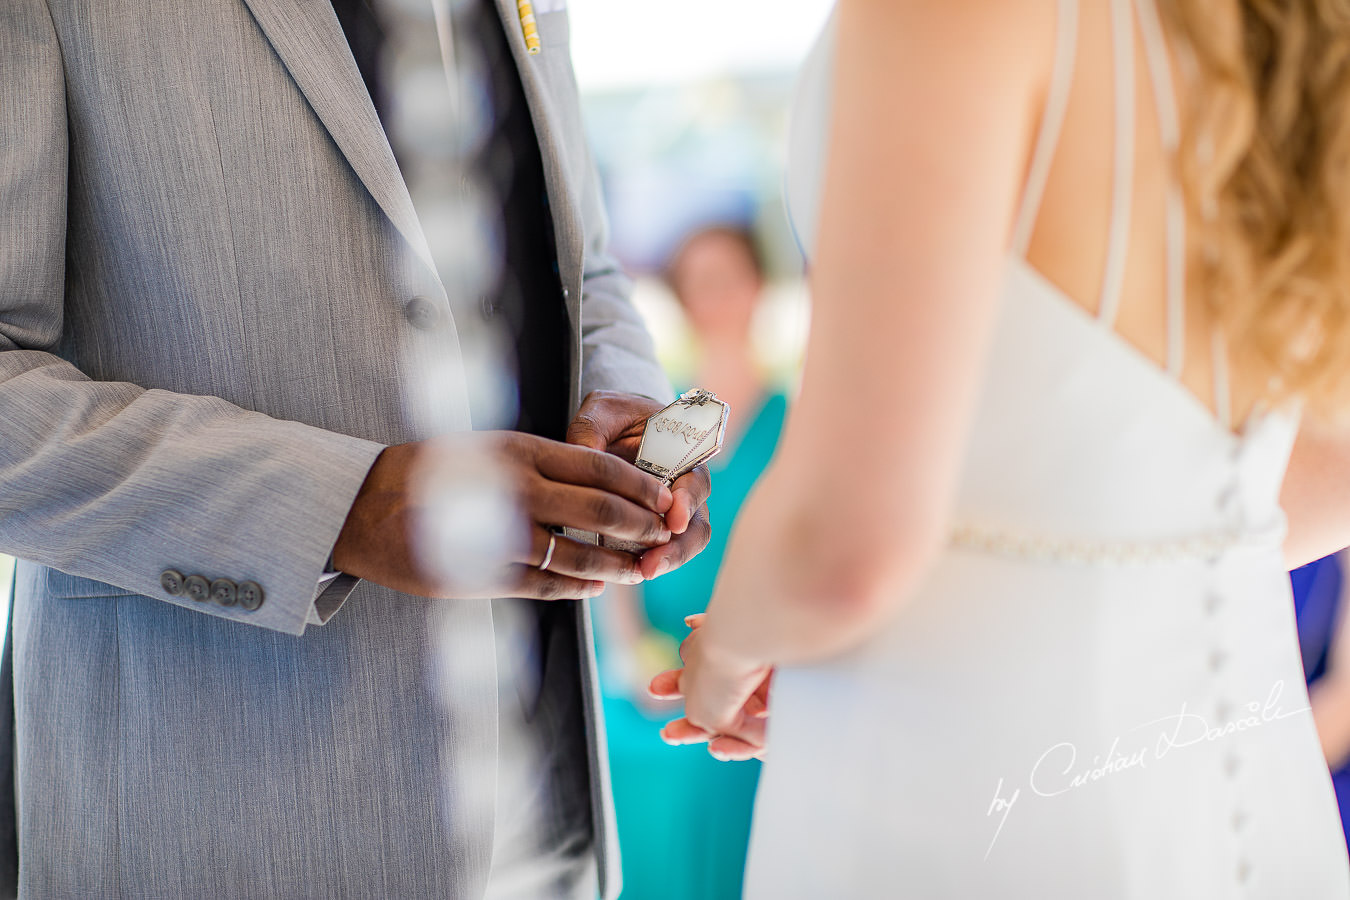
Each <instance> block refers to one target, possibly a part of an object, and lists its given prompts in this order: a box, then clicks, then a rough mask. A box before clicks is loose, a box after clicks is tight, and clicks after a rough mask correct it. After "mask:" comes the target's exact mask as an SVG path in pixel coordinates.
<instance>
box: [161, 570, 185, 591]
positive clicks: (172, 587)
mask: <svg viewBox="0 0 1350 900" xmlns="http://www.w3.org/2000/svg"><path fill="white" fill-rule="evenodd" d="M159 586H160V587H162V588H164V590H165V591H166V592H168V593H169V594H170V595H172V596H174V597H181V596H182V595H183V573H182V572H180V571H178V570H177V569H165V570H164V571H163V572H160V573H159Z"/></svg>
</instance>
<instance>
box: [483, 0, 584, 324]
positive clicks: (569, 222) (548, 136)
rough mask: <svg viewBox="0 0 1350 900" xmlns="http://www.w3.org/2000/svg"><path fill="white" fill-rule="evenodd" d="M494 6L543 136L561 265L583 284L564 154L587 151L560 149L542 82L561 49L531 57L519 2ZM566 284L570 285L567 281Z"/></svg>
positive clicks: (503, 0)
mask: <svg viewBox="0 0 1350 900" xmlns="http://www.w3.org/2000/svg"><path fill="white" fill-rule="evenodd" d="M487 2H491V3H494V4H495V6H496V7H497V13H498V15H499V16H500V17H501V20H502V27H503V28H505V29H506V40H507V42H508V43H509V44H510V45H511V56H512V58H513V59H514V60H515V63H516V69H517V70H518V71H519V72H520V82H521V85H522V86H523V87H524V89H525V99H526V101H527V102H528V103H529V107H530V118H531V119H532V120H533V122H534V130H535V133H536V134H537V135H538V136H539V154H540V156H541V157H542V159H543V162H544V181H545V183H546V184H547V186H548V195H549V205H550V208H551V209H552V211H553V224H554V232H555V233H556V235H557V240H558V262H559V264H560V265H561V266H562V269H563V273H564V275H565V276H567V275H574V276H575V278H576V280H577V282H578V284H579V283H580V277H581V267H582V253H583V248H582V242H581V235H582V231H583V229H582V225H581V222H580V221H579V220H578V218H577V216H578V210H579V206H578V202H579V198H578V197H577V196H576V194H575V191H574V189H573V188H574V185H573V184H572V182H571V178H570V176H569V175H568V172H567V169H566V166H565V163H564V160H563V157H562V154H563V153H566V152H569V151H571V152H580V151H581V149H584V148H575V147H572V148H569V147H562V148H560V147H558V146H557V136H558V135H560V134H565V133H566V132H565V131H564V130H562V129H561V128H560V127H559V125H558V123H556V122H555V121H554V113H553V107H552V105H551V104H550V102H549V99H548V93H547V89H546V86H545V85H544V83H543V81H542V79H541V78H540V73H539V68H538V67H539V66H540V65H543V64H545V63H546V62H548V60H546V59H545V57H544V54H548V53H557V52H559V51H558V48H556V47H552V48H545V49H544V51H543V53H542V54H540V55H539V56H530V55H529V51H528V50H527V49H526V47H525V35H524V32H523V31H522V29H521V25H520V12H519V10H518V9H517V7H516V0H487ZM563 283H564V284H567V280H566V279H565V280H564V282H563ZM580 300H581V298H580V296H579V293H577V292H574V293H573V294H572V295H571V298H570V301H569V303H570V305H572V306H574V307H575V306H576V304H579V303H580ZM570 311H571V312H572V313H573V316H574V317H576V316H578V315H579V307H577V308H574V309H572V310H570Z"/></svg>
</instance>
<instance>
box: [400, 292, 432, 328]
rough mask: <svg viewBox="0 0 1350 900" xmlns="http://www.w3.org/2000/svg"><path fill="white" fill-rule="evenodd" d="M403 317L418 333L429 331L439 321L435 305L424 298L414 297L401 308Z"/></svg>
mask: <svg viewBox="0 0 1350 900" xmlns="http://www.w3.org/2000/svg"><path fill="white" fill-rule="evenodd" d="M403 317H404V318H405V319H407V320H408V324H409V325H411V326H412V327H414V328H416V329H418V330H419V331H430V330H431V329H432V328H435V327H436V323H437V321H439V320H440V317H441V316H440V313H439V312H438V311H437V309H436V305H435V304H434V303H432V302H431V301H430V300H428V299H427V298H425V297H414V298H412V299H411V300H409V301H408V305H407V306H405V307H403Z"/></svg>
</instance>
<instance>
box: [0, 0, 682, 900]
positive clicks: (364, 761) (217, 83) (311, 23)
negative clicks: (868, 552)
mask: <svg viewBox="0 0 1350 900" xmlns="http://www.w3.org/2000/svg"><path fill="white" fill-rule="evenodd" d="M411 2H413V0H407V2H404V3H402V4H400V5H403V6H407V5H408V4H409V3H411ZM418 2H421V0H418ZM428 2H432V0H428ZM439 2H442V3H443V2H444V0H439ZM476 2H477V6H478V10H477V19H476V20H473V18H472V17H473V13H472V12H471V13H470V19H471V20H473V21H476V22H477V24H476V25H471V26H470V27H469V31H468V34H469V35H470V38H471V39H472V40H474V41H479V42H481V43H482V44H483V46H484V48H485V49H486V50H487V51H488V52H485V54H484V58H486V59H488V60H489V61H490V65H491V66H493V69H492V71H493V76H492V78H493V83H494V84H495V85H496V86H497V89H495V90H494V91H493V93H492V100H493V102H494V104H495V105H496V106H497V109H498V112H499V119H500V120H501V122H502V125H501V128H500V133H499V134H498V135H497V137H496V139H497V140H500V141H504V142H505V145H504V146H507V147H508V148H509V151H508V152H506V153H504V154H503V155H502V158H503V159H507V160H509V161H510V167H511V173H510V174H509V175H508V177H507V178H506V182H507V188H506V189H505V191H504V193H503V203H504V209H503V224H504V232H503V233H504V235H505V243H506V246H505V248H504V256H505V260H506V262H507V264H508V275H509V276H510V277H508V278H507V279H506V282H507V283H506V284H505V286H503V287H502V288H501V289H500V290H499V291H498V294H499V296H498V297H497V298H495V299H494V300H493V302H491V303H489V304H487V305H486V306H485V309H487V310H489V311H493V310H496V311H499V313H500V315H501V316H502V318H503V319H505V320H506V321H507V322H509V324H510V332H511V335H512V339H513V340H514V341H515V344H516V351H517V355H518V356H519V358H520V360H521V370H520V375H521V379H520V390H521V396H520V416H519V419H518V421H517V423H516V426H517V427H516V430H513V431H508V432H498V433H489V434H477V435H474V436H473V437H472V438H471V440H472V441H474V442H475V446H476V447H477V448H478V451H479V452H482V451H486V452H489V453H491V454H493V456H494V458H495V459H496V460H497V462H498V464H499V467H500V469H501V470H502V471H504V472H506V473H509V474H510V475H511V477H512V478H513V480H514V483H515V485H516V487H517V489H518V491H519V493H520V497H521V506H522V508H523V510H524V511H525V512H526V514H527V515H528V517H529V518H530V519H531V521H532V523H533V533H534V536H535V538H534V542H533V544H532V546H530V547H529V548H527V550H523V551H522V553H523V554H524V555H523V556H522V557H521V558H519V559H518V560H516V561H515V565H513V566H511V567H510V568H509V569H508V570H506V571H505V572H504V574H503V575H502V576H501V579H500V583H498V584H496V585H495V586H494V587H493V588H492V589H490V590H486V591H481V592H480V596H518V597H523V598H528V601H529V602H526V603H525V605H524V606H523V607H522V609H524V610H525V611H526V614H525V618H524V619H522V618H521V617H520V616H518V615H517V616H513V617H508V616H505V615H503V614H502V607H501V606H494V603H492V602H489V601H488V600H486V599H479V598H474V597H469V598H464V597H461V598H454V597H447V596H445V594H446V591H445V588H444V586H443V585H441V584H440V583H438V582H437V581H436V580H435V579H433V578H432V577H431V576H430V575H428V574H427V573H425V572H424V571H423V570H422V568H421V567H420V566H419V564H418V561H417V558H416V556H415V554H414V553H413V552H412V548H411V542H412V539H413V535H412V533H411V524H410V523H412V522H413V521H415V520H416V519H417V516H418V514H419V510H420V508H421V507H422V506H423V505H424V501H423V499H422V498H421V497H420V496H419V493H418V492H417V491H416V490H415V489H413V487H412V486H411V485H410V477H411V475H410V473H412V472H413V470H414V469H415V467H416V465H417V463H418V462H419V460H421V459H423V458H425V457H426V456H427V455H429V454H430V453H431V452H432V451H431V450H429V449H428V448H429V447H433V446H437V445H433V444H429V443H427V442H426V441H425V439H427V438H429V437H431V436H432V434H431V433H430V431H429V428H428V426H427V425H426V424H425V423H424V422H421V421H420V420H419V419H418V418H417V417H416V416H415V415H413V414H412V412H410V410H411V409H412V408H413V407H415V406H416V403H415V401H414V400H413V399H410V398H416V397H417V396H418V395H419V392H424V391H425V390H426V387H425V384H424V381H425V377H426V373H427V372H429V371H438V372H444V371H446V370H447V367H448V368H449V369H450V370H452V371H458V369H459V368H460V367H461V364H462V360H463V357H462V356H461V354H462V352H463V350H464V346H463V341H464V340H465V337H464V335H466V334H470V333H472V330H471V329H469V328H467V327H466V323H465V322H464V321H463V319H462V317H461V318H460V319H459V320H458V321H457V318H456V315H455V313H453V312H452V309H455V310H459V309H462V304H457V303H456V301H457V300H459V299H462V298H456V297H454V296H453V294H452V293H451V292H450V291H447V289H446V286H445V284H444V283H443V282H442V279H441V277H440V275H439V274H438V271H437V268H436V266H435V263H434V256H433V249H434V248H432V247H431V246H429V245H428V242H427V240H426V238H425V237H424V235H423V232H422V229H421V226H420V224H419V219H418V217H417V215H416V214H415V212H414V208H413V201H412V198H411V197H410V195H409V193H408V191H407V188H406V185H405V181H404V179H403V177H402V175H401V173H400V169H399V167H398V163H397V162H396V160H395V155H394V153H393V151H392V150H391V147H390V144H389V142H388V141H387V139H386V134H385V131H384V130H383V129H382V127H381V123H380V118H379V112H378V111H377V108H376V105H375V103H373V102H372V94H374V95H377V96H378V93H379V91H378V90H377V89H375V82H374V81H373V80H372V78H371V72H372V71H373V70H370V69H368V68H366V67H364V66H362V65H359V64H358V60H357V59H356V58H355V57H354V54H353V52H352V51H353V49H358V50H359V47H360V45H361V42H362V35H363V32H362V31H361V28H360V25H359V22H358V20H357V19H353V18H352V17H351V12H352V10H351V7H352V6H353V4H351V3H346V4H343V3H339V4H338V12H339V13H342V16H341V18H340V17H339V15H338V14H335V10H334V7H333V5H331V4H330V2H328V0H118V2H116V3H113V2H89V0H6V2H5V3H4V4H3V5H0V429H3V430H0V551H4V552H9V553H12V554H14V555H16V556H18V557H19V558H20V560H21V562H20V564H19V567H18V573H17V577H16V584H15V591H14V605H13V610H12V616H11V622H10V627H9V632H8V633H9V641H10V645H9V646H8V647H7V648H6V654H5V665H4V669H3V672H2V673H0V676H3V681H4V690H3V691H0V727H6V728H12V729H13V740H12V742H11V741H10V740H8V739H7V738H5V737H4V736H3V735H0V748H4V749H5V750H7V749H8V748H10V747H12V748H13V759H12V760H11V761H10V765H3V761H0V773H8V772H12V775H13V781H12V782H10V783H8V784H6V783H5V779H4V775H3V774H0V788H4V787H9V788H11V789H12V794H13V797H12V799H13V803H12V804H11V803H9V802H8V801H7V800H6V801H5V802H3V804H2V805H0V862H3V863H5V864H7V865H8V866H9V871H8V872H7V873H4V872H0V874H6V875H7V876H8V880H9V885H8V886H9V888H10V890H13V889H14V887H15V886H16V885H17V888H18V890H19V891H20V893H22V894H25V895H29V896H35V897H36V896H42V897H46V896H81V897H98V896H138V897H139V896H144V897H260V898H261V897H269V898H271V897H344V896H350V897H399V898H420V897H428V898H430V897H440V898H447V897H453V898H460V897H475V898H476V897H480V896H485V895H487V896H493V897H498V896H502V897H504V896H522V897H547V896H565V897H589V896H593V895H594V891H595V888H596V877H597V875H598V877H599V881H600V885H599V887H600V889H601V890H602V892H603V893H604V894H605V895H606V896H613V895H614V894H616V893H617V891H618V878H617V877H616V876H617V868H616V867H617V853H616V849H615V842H614V836H613V835H614V829H613V821H612V814H611V812H610V810H609V806H608V792H607V781H606V773H605V763H604V754H603V732H602V727H601V724H600V721H599V713H598V709H597V703H596V694H595V668H594V662H593V656H592V647H591V630H590V619H589V610H588V607H587V603H586V599H585V598H587V597H589V596H592V595H594V593H595V591H596V583H597V582H598V581H628V582H632V581H635V580H638V579H640V578H642V577H652V576H655V575H656V574H658V573H659V572H660V571H662V570H665V569H668V568H671V567H673V566H678V565H679V564H681V563H682V562H683V561H685V560H686V559H688V558H689V557H690V556H692V555H693V554H695V553H697V552H698V551H699V550H700V549H702V546H703V545H704V544H705V543H706V541H707V523H706V515H705V514H704V511H703V504H704V501H705V500H706V497H707V493H708V484H707V477H706V473H699V474H697V475H694V476H687V477H686V479H684V480H682V481H681V482H677V483H676V485H675V486H674V487H675V490H674V492H673V494H672V493H671V492H670V491H667V490H665V489H664V488H661V487H660V486H659V485H658V484H657V483H656V482H655V481H654V480H652V479H650V478H649V477H647V476H646V475H643V474H641V473H639V472H638V471H637V470H636V469H635V468H633V467H632V466H630V465H629V464H628V463H627V462H624V461H623V460H621V459H620V456H619V455H617V454H631V451H632V442H633V438H634V435H635V434H636V433H637V431H638V428H639V425H640V423H641V422H642V420H643V419H644V418H645V416H646V415H648V414H650V413H651V412H652V411H654V410H655V409H656V408H658V407H659V406H660V405H661V403H660V401H661V400H662V399H664V398H665V397H666V396H667V395H668V387H667V384H666V382H665V380H664V378H663V377H662V375H661V373H660V370H659V368H658V367H657V365H656V363H655V362H654V359H653V355H652V350H651V344H650V340H649V338H648V337H647V335H646V333H645V331H644V330H643V327H642V325H641V323H640V321H639V319H638V317H637V315H636V314H635V312H634V311H633V309H632V307H631V306H630V304H629V302H628V285H627V282H626V280H625V279H624V277H623V275H622V273H621V272H620V271H619V270H618V268H617V266H616V265H615V264H614V262H613V261H612V259H610V258H609V257H608V256H607V255H606V252H605V243H606V237H605V227H604V222H603V215H602V212H601V207H600V200H599V192H598V188H597V185H596V179H595V174H594V171H593V168H592V165H591V162H590V158H589V154H588V153H587V152H586V149H585V146H584V140H583V135H582V129H581V122H580V116H579V110H578V108H577V99H576V96H575V83H574V80H573V77H572V73H571V68H570V62H569V60H568V55H567V43H568V20H567V14H566V12H565V11H564V10H563V9H562V4H561V3H560V2H558V0H547V2H545V3H541V4H540V6H541V13H540V15H539V16H538V23H537V24H538V37H539V47H538V50H539V52H538V53H535V54H532V53H530V52H529V51H530V49H531V48H529V47H528V46H527V44H526V37H525V33H524V31H523V30H522V27H521V21H520V18H519V16H518V13H517V7H516V2H515V0H476ZM453 5H454V6H456V7H462V6H464V4H462V3H456V4H453ZM470 5H471V6H472V5H474V4H470ZM358 12H359V11H358ZM344 26H345V30H346V35H344ZM347 36H350V38H351V40H350V41H349V40H348V37H347ZM365 36H366V37H369V35H368V34H367V35H365ZM377 43H378V42H377ZM492 48H496V49H495V50H493V49H492ZM356 55H358V56H359V55H361V54H360V53H359V52H358V53H357V54H356ZM492 60H496V62H492ZM363 75H365V76H366V78H365V79H363ZM368 84H369V85H371V87H370V88H368V87H367V85H368ZM503 85H504V87H503ZM526 151H528V152H526ZM536 183H537V185H538V186H540V187H542V189H543V190H542V191H534V190H533V186H534V185H536ZM541 195H542V196H541ZM531 198H533V200H531ZM541 201H544V202H541ZM530 203H533V204H534V205H533V206H531V205H530ZM463 382H464V379H463V378H459V379H451V380H449V381H445V380H443V381H440V382H438V383H437V387H436V390H437V391H438V395H437V397H436V402H437V403H438V408H439V410H440V412H441V421H442V424H446V423H448V424H449V426H450V428H451V430H458V431H468V430H469V429H470V427H471V423H470V421H469V413H468V409H469V403H468V392H467V389H466V388H465V386H464V383H463ZM583 398H585V400H584V403H583ZM564 437H566V438H568V439H570V441H571V444H570V445H569V444H568V443H565V442H564V441H562V440H560V439H562V438H564ZM577 444H581V445H583V446H576V445H577ZM444 452H445V453H448V454H450V460H451V465H453V460H454V456H453V454H454V453H455V452H456V451H455V450H454V448H453V447H452V448H450V449H447V450H445V451H444ZM561 525H566V526H574V527H577V528H580V529H586V530H591V531H601V532H604V533H607V534H612V535H615V536H617V537H624V538H629V539H633V540H639V541H644V542H647V543H660V542H663V541H664V542H665V543H664V544H661V546H658V547H657V548H656V549H654V550H651V551H649V552H648V553H647V554H646V555H645V556H643V558H642V560H641V563H640V564H639V563H636V562H634V561H633V559H632V558H631V557H628V556H626V555H623V554H618V553H616V552H614V551H609V550H605V549H603V548H601V547H594V546H590V545H588V544H585V543H582V542H579V541H573V540H570V539H564V538H558V539H557V540H556V542H555V543H556V547H555V548H554V552H552V553H549V551H548V545H549V543H550V542H551V541H550V534H551V530H550V529H551V527H552V526H561ZM672 531H673V532H675V534H674V535H672V533H671V532H672ZM546 554H548V556H549V558H548V559H547V565H543V564H544V563H545V562H546ZM334 573H336V574H334ZM426 597H434V598H438V599H434V600H427V599H425V598H426ZM494 610H495V614H494ZM507 630H509V637H510V638H511V639H512V640H515V639H516V638H519V639H520V640H521V641H522V642H524V644H525V645H526V646H528V647H534V648H536V649H535V652H533V653H527V654H525V655H524V657H523V658H520V659H515V660H511V659H506V658H498V656H497V655H496V654H495V652H494V647H495V646H496V645H497V644H498V643H500V642H501V637H502V633H503V631H507ZM503 699H504V700H505V701H506V702H505V703H504V704H503V703H500V702H499V700H503ZM11 703H12V707H11V705H10V704H11ZM508 720H509V721H511V722H513V723H514V725H515V726H516V727H513V728H512V729H507V728H505V727H504V726H503V725H502V723H503V722H506V721H508ZM499 742H505V743H499ZM513 742H525V743H528V744H529V746H530V748H531V750H532V752H531V753H525V754H521V753H515V752H512V751H513V750H514V749H515V748H514V746H513ZM0 752H3V751H0ZM499 760H500V761H502V762H501V764H500V765H499ZM507 760H515V761H516V762H514V763H510V764H508V763H507V762H506V761H507ZM520 760H526V764H525V765H524V766H523V767H522V766H521V765H520V762H519V761H520ZM513 765H514V766H515V767H516V768H515V770H514V771H513V772H511V773H509V774H510V778H507V777H506V776H505V775H504V772H505V771H506V770H507V769H510V768H511V766H513ZM511 779H514V781H512V780H511ZM522 780H524V781H526V782H532V787H531V789H530V790H527V791H521V790H518V789H513V788H509V785H512V784H514V785H516V786H517V787H518V786H519V784H520V782H521V781H522ZM503 785H507V786H508V788H504V787H503ZM11 814H13V817H12V818H11ZM504 823H506V824H505V825H504ZM521 823H524V825H522V824H521ZM16 860H17V869H16V868H15V861H16ZM3 868H4V867H3V866H0V870H2V869H3Z"/></svg>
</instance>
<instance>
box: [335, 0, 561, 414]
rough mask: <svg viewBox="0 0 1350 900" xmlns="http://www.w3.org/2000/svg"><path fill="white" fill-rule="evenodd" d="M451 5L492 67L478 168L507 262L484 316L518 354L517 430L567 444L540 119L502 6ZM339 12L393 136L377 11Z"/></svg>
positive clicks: (352, 1) (356, 4)
mask: <svg viewBox="0 0 1350 900" xmlns="http://www.w3.org/2000/svg"><path fill="white" fill-rule="evenodd" d="M452 6H453V7H454V8H455V13H454V15H455V19H454V25H455V29H454V31H455V36H456V40H457V41H459V42H461V43H464V44H466V45H472V46H473V47H474V48H475V50H476V51H477V53H476V54H475V56H477V55H479V54H481V58H482V60H483V64H484V67H485V68H486V69H487V74H488V81H489V86H490V87H489V89H490V94H491V104H492V109H493V111H494V114H495V115H494V126H493V129H492V134H491V136H490V137H489V139H488V140H487V141H486V142H485V143H484V144H483V150H482V152H481V157H480V159H479V160H478V166H477V171H478V173H479V176H480V178H481V179H482V181H483V182H484V183H483V185H482V186H483V187H486V188H488V189H489V190H491V191H492V192H493V193H494V194H495V196H496V198H497V200H498V202H500V203H501V209H502V225H503V236H504V238H505V246H504V248H503V257H504V259H503V263H504V264H503V266H502V273H503V274H502V278H501V280H500V282H499V283H498V284H497V285H496V286H495V287H494V288H492V289H491V290H490V292H489V294H488V296H486V297H483V298H481V303H480V306H481V309H482V313H483V315H485V316H487V317H488V318H490V319H492V320H494V321H497V322H500V323H501V325H502V327H504V328H505V329H507V330H508V331H509V334H510V336H511V343H512V345H513V346H514V349H515V368H516V375H517V383H518V387H519V398H520V409H519V414H518V417H517V421H516V423H515V425H516V429H517V430H518V431H525V432H529V433H530V434H537V435H541V436H543V437H549V438H553V439H555V440H561V439H562V438H563V437H564V436H565V434H566V432H567V425H568V419H569V417H568V413H569V409H568V405H569V401H570V399H571V391H570V385H571V377H570V376H571V371H570V369H571V360H570V353H569V345H570V342H571V340H572V337H571V328H570V326H569V324H568V320H567V308H566V306H565V304H564V302H563V298H562V285H561V283H560V281H559V278H558V262H557V244H556V243H555V240H554V232H553V217H552V213H551V211H550V210H549V203H548V192H547V188H546V185H545V182H544V164H543V160H542V158H541V157H540V154H539V142H538V139H537V137H536V136H535V131H534V121H533V120H532V119H531V117H530V110H529V105H528V101H527V100H526V98H525V89H524V87H523V85H522V84H521V81H520V73H519V72H518V71H517V70H516V66H515V63H514V62H513V60H512V58H511V48H510V45H509V44H508V43H507V37H506V32H505V30H504V29H503V27H502V21H501V18H500V17H499V16H498V15H497V11H496V8H495V6H494V5H493V4H492V3H490V2H485V0H472V2H468V3H460V4H452ZM333 10H334V11H335V12H336V13H337V17H338V21H339V22H340V23H341V24H342V30H343V32H344V33H345V34H346V36H347V43H348V45H349V46H350V47H351V50H352V56H353V57H354V58H355V59H356V65H357V68H358V69H360V71H361V78H362V79H363V80H364V81H365V83H366V89H367V90H368V91H369V92H370V97H371V100H372V101H373V102H374V104H375V111H376V112H377V113H378V114H379V116H380V121H381V122H382V123H384V125H385V128H386V131H387V130H388V128H389V121H390V120H389V115H388V114H389V98H388V95H387V92H386V90H385V86H384V84H383V79H382V59H381V57H382V54H383V52H384V48H385V34H384V31H383V29H382V28H381V26H380V19H379V14H378V5H377V6H375V7H372V6H371V4H370V2H369V0H333ZM391 144H392V145H393V149H394V154H395V156H396V157H398V156H400V154H401V152H402V151H401V148H400V147H399V146H397V136H396V135H391Z"/></svg>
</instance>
